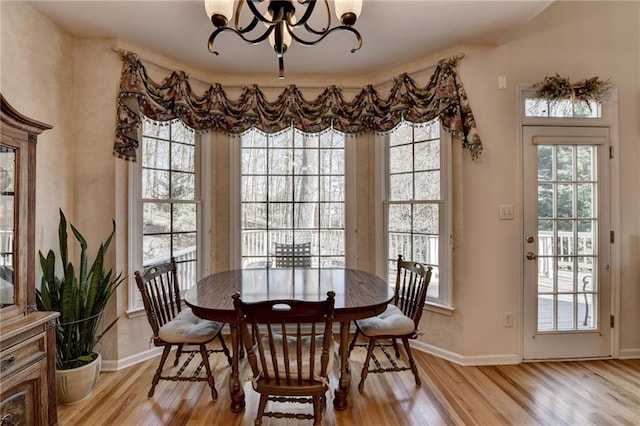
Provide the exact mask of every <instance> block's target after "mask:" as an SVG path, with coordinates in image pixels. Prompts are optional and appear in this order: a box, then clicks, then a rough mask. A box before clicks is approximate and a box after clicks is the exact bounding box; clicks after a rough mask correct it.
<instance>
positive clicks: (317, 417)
mask: <svg viewBox="0 0 640 426" xmlns="http://www.w3.org/2000/svg"><path fill="white" fill-rule="evenodd" d="M321 407H322V400H321V398H320V396H318V395H315V396H314V397H313V424H314V425H319V424H321V422H322V408H321Z"/></svg>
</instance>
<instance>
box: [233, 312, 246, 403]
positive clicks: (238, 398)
mask: <svg viewBox="0 0 640 426" xmlns="http://www.w3.org/2000/svg"><path fill="white" fill-rule="evenodd" d="M229 326H230V328H231V346H232V348H233V349H232V350H233V354H232V355H233V356H232V362H231V377H230V379H229V390H230V391H231V411H233V412H234V413H239V412H241V411H242V410H244V407H245V400H244V390H243V389H242V386H241V384H240V369H239V359H240V349H241V345H240V326H239V325H238V324H229Z"/></svg>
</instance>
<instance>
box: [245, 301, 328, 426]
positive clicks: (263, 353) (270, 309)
mask: <svg viewBox="0 0 640 426" xmlns="http://www.w3.org/2000/svg"><path fill="white" fill-rule="evenodd" d="M334 297H335V293H334V292H333V291H329V292H328V293H327V299H326V300H325V301H320V302H307V301H301V300H269V301H264V302H255V303H245V302H243V301H242V300H241V299H240V294H239V293H236V294H235V295H234V296H233V305H234V307H235V309H236V314H237V315H238V318H239V319H240V328H241V336H242V341H243V342H244V346H245V349H246V353H247V360H248V362H249V365H250V366H251V373H252V377H251V381H252V384H253V388H254V389H255V391H256V392H258V393H260V403H259V405H258V413H257V415H256V419H255V421H254V424H256V425H261V424H262V417H263V416H266V417H275V418H288V419H299V420H305V419H306V420H309V419H313V420H314V422H313V424H314V425H317V424H320V422H321V420H322V414H323V412H324V410H325V408H326V405H327V398H326V392H327V390H329V378H328V375H329V372H330V371H331V368H332V365H333V357H334V341H333V335H332V330H331V327H332V321H333V308H334ZM268 401H272V402H281V403H284V402H292V403H311V404H313V415H311V414H308V413H300V412H297V413H291V412H289V413H282V412H271V411H270V412H265V408H266V405H267V402H268Z"/></svg>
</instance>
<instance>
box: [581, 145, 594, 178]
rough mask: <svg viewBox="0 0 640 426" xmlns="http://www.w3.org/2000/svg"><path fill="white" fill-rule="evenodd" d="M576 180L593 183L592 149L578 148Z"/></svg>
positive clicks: (587, 147) (588, 147) (586, 147)
mask: <svg viewBox="0 0 640 426" xmlns="http://www.w3.org/2000/svg"><path fill="white" fill-rule="evenodd" d="M577 149H578V180H582V181H584V180H587V181H595V180H596V179H595V176H594V174H593V173H594V170H595V165H594V161H595V157H594V152H593V147H591V146H579V147H578V148H577Z"/></svg>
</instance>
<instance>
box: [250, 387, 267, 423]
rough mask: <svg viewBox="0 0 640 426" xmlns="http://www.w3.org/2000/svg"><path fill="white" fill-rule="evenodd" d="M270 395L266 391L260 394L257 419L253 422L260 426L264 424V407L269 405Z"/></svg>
mask: <svg viewBox="0 0 640 426" xmlns="http://www.w3.org/2000/svg"><path fill="white" fill-rule="evenodd" d="M268 397H269V395H267V394H266V393H261V394H260V402H259V403H258V414H256V419H255V421H254V422H253V424H254V425H256V426H260V425H262V416H264V409H265V408H266V407H267V398H268Z"/></svg>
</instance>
